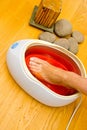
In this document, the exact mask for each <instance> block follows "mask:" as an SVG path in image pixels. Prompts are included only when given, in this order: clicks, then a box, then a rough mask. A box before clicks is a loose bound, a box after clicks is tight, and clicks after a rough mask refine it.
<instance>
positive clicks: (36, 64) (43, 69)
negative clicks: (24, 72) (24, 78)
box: [29, 57, 67, 85]
mask: <svg viewBox="0 0 87 130" xmlns="http://www.w3.org/2000/svg"><path fill="white" fill-rule="evenodd" d="M29 67H30V70H31V72H32V74H34V75H35V76H36V77H37V78H39V79H44V80H45V81H47V82H49V83H51V84H57V85H65V82H64V78H65V77H66V76H67V75H66V71H64V70H62V69H60V68H58V67H55V66H53V65H51V64H50V63H48V62H47V61H45V60H42V59H40V58H37V57H32V58H30V62H29Z"/></svg>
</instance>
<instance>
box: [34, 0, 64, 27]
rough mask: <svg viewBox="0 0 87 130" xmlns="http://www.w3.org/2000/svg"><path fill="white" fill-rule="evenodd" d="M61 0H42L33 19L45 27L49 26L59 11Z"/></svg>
mask: <svg viewBox="0 0 87 130" xmlns="http://www.w3.org/2000/svg"><path fill="white" fill-rule="evenodd" d="M61 4H62V2H61V0H42V1H41V3H40V5H39V7H38V10H37V12H36V15H35V19H34V21H35V22H36V23H37V24H40V25H43V26H45V27H48V28H49V27H51V26H52V25H53V24H54V23H55V21H56V19H57V17H58V16H59V14H60V12H61Z"/></svg>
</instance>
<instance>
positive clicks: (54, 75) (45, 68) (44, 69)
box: [29, 57, 87, 95]
mask: <svg viewBox="0 0 87 130" xmlns="http://www.w3.org/2000/svg"><path fill="white" fill-rule="evenodd" d="M29 66H30V70H31V71H32V73H33V74H34V75H35V76H37V74H39V76H40V77H42V78H43V79H44V80H45V81H47V82H49V83H51V84H56V85H63V86H65V87H71V88H75V89H77V90H78V91H80V92H82V93H83V94H85V95H87V78H83V77H81V76H80V75H78V74H76V73H74V72H70V71H65V70H63V69H60V68H58V67H55V66H53V65H51V64H50V63H48V62H47V61H44V60H42V59H39V58H36V57H32V58H30V62H29Z"/></svg>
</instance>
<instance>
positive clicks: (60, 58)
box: [25, 45, 81, 96]
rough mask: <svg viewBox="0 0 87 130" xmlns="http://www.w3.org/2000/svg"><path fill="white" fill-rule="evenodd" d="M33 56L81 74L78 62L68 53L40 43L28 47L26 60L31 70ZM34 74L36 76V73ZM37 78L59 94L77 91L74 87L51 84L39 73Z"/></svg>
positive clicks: (69, 93)
mask: <svg viewBox="0 0 87 130" xmlns="http://www.w3.org/2000/svg"><path fill="white" fill-rule="evenodd" d="M31 57H38V58H40V59H43V60H45V61H47V62H49V63H50V64H52V65H54V66H56V67H59V68H62V69H64V70H67V71H73V72H75V73H77V74H79V75H81V73H80V70H79V68H78V66H77V65H76V63H75V62H74V61H73V60H72V59H71V58H70V57H68V56H67V55H66V54H64V53H62V52H60V51H58V50H56V49H53V48H50V47H46V46H40V45H38V46H33V47H30V48H29V49H27V51H26V53H25V61H26V65H27V67H28V69H29V71H30V68H29V61H30V58H31ZM30 72H31V71H30ZM31 73H32V72H31ZM32 74H33V73H32ZM34 76H36V75H34ZM36 78H37V79H38V80H40V81H41V82H42V83H43V84H44V85H45V86H47V87H48V88H49V89H51V90H52V91H54V92H55V93H57V94H60V95H65V96H68V95H72V94H74V93H76V92H77V90H75V89H73V88H66V87H64V86H60V85H54V84H50V83H48V82H46V81H45V80H44V79H42V78H41V77H39V76H38V75H37V76H36Z"/></svg>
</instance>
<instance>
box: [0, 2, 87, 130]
mask: <svg viewBox="0 0 87 130" xmlns="http://www.w3.org/2000/svg"><path fill="white" fill-rule="evenodd" d="M39 3H40V0H32V1H30V0H0V130H65V128H66V125H67V123H68V120H69V118H70V116H71V114H72V112H73V110H74V108H75V107H76V104H77V102H74V103H72V104H70V105H68V106H64V107H59V108H55V107H48V106H45V105H43V104H41V103H39V102H38V101H36V100H35V99H33V98H32V97H31V96H29V95H27V94H26V93H25V92H24V91H23V90H22V89H21V88H20V87H19V86H18V85H17V84H16V82H15V81H14V80H13V78H12V77H11V75H10V74H9V71H8V69H7V65H6V53H7V50H8V48H9V46H10V45H11V44H12V43H13V42H14V41H16V40H20V39H27V38H28V39H29V38H34V39H35V38H38V35H39V34H40V33H41V32H42V31H41V30H39V29H37V28H34V27H32V26H29V24H28V23H29V19H30V17H31V14H32V11H33V8H34V6H35V5H39ZM60 18H66V19H67V20H70V22H71V23H72V24H73V30H79V31H81V32H82V33H83V34H84V36H85V40H84V43H82V44H80V45H79V52H78V54H77V56H78V57H79V58H80V59H81V61H82V62H83V64H84V66H85V68H86V70H87V29H86V28H87V27H86V26H87V0H63V6H62V13H61V15H60V16H59V17H58V19H60ZM69 130H87V97H86V96H84V95H83V102H82V104H81V107H80V108H79V110H78V111H77V113H76V115H75V116H74V118H73V120H72V122H71V125H70V127H69Z"/></svg>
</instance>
